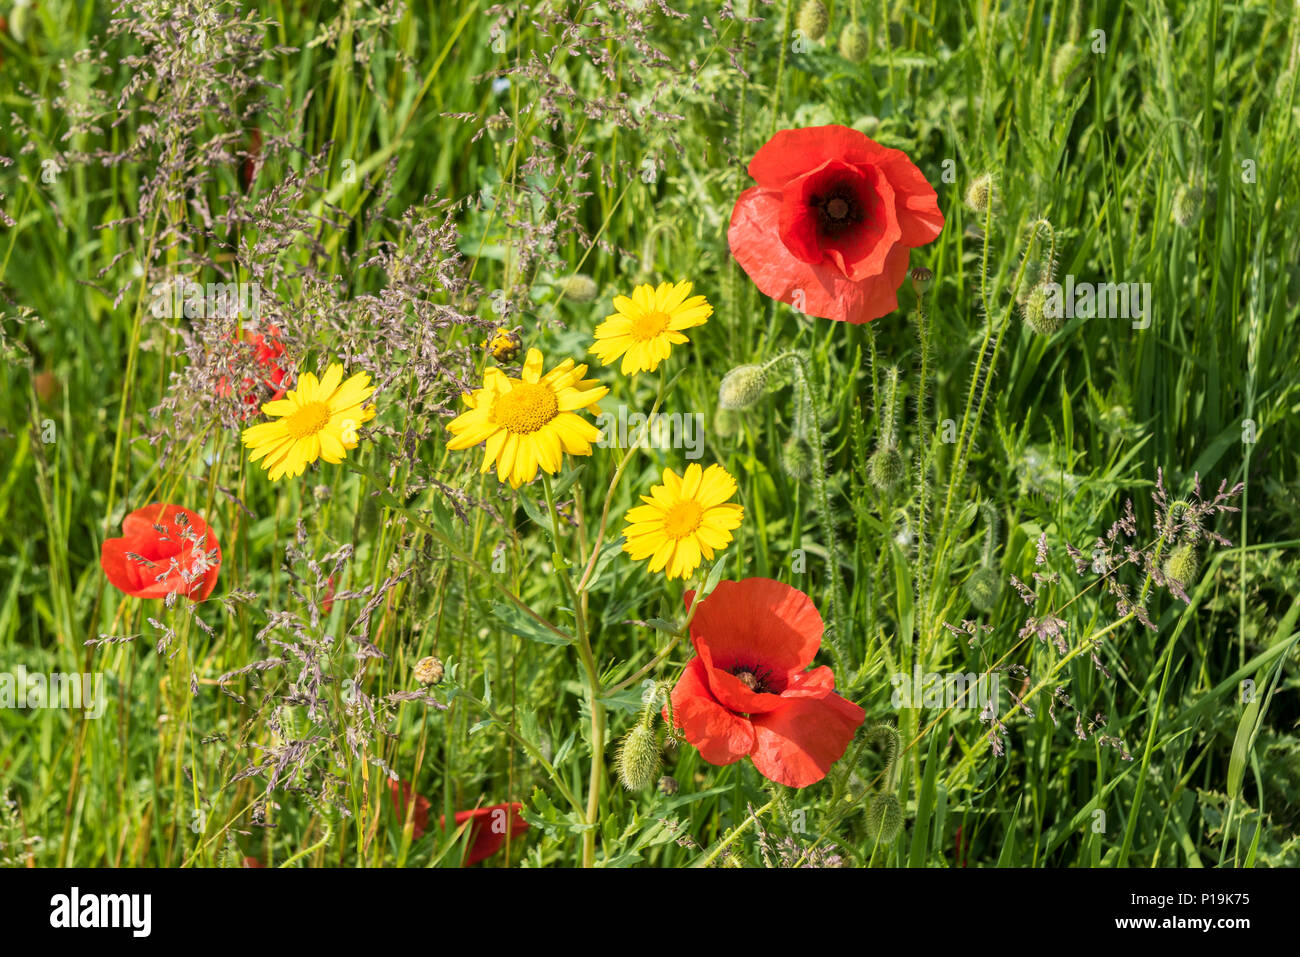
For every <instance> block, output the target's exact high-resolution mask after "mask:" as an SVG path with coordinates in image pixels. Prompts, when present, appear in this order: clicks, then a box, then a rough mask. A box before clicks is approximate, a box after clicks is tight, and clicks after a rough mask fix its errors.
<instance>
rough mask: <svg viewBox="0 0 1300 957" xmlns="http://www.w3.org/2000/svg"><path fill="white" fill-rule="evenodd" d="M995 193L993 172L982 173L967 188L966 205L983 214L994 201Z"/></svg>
mask: <svg viewBox="0 0 1300 957" xmlns="http://www.w3.org/2000/svg"><path fill="white" fill-rule="evenodd" d="M993 193H994V183H993V174H992V173H981V174H980V175H979V176H976V177H975V179H974V180H973V181H972V182H971V184H970V186H968V187H967V188H966V205H967V206H969V207H970V208H971V209H972V210H974V211H975V212H977V213H980V214H981V215H982V214H983V213H985V212H986V211H987V210H988V208H989V204H990V203H992V202H993Z"/></svg>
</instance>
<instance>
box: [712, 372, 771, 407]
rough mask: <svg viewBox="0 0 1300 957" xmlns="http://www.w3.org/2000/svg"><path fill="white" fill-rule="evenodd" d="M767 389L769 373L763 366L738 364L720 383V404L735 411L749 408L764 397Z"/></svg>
mask: <svg viewBox="0 0 1300 957" xmlns="http://www.w3.org/2000/svg"><path fill="white" fill-rule="evenodd" d="M766 389H767V373H766V372H764V371H763V367H762V366H759V365H744V366H736V368H734V369H732V370H731V371H730V372H728V373H727V374H726V375H725V376H723V377H722V382H721V383H719V385H718V405H720V406H721V407H722V408H724V409H732V410H735V411H738V410H740V409H748V408H749V407H750V406H751V405H753V404H754V403H755V402H757V401H758V400H759V399H761V398H762V397H763V392H764V391H765V390H766Z"/></svg>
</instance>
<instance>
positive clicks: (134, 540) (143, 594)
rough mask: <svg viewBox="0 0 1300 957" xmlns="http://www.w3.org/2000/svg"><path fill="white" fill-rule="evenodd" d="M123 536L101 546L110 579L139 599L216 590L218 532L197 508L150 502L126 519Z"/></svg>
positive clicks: (199, 595)
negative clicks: (151, 503)
mask: <svg viewBox="0 0 1300 957" xmlns="http://www.w3.org/2000/svg"><path fill="white" fill-rule="evenodd" d="M122 532H123V535H122V537H121V538H109V539H106V540H105V541H104V544H103V546H102V547H101V548H100V555H99V564H100V567H101V568H103V570H104V574H105V575H107V576H108V580H109V582H111V583H112V585H113V586H114V587H115V588H117V589H119V590H120V591H123V592H125V593H126V594H128V595H131V596H133V597H135V598H165V597H166V596H168V595H170V594H180V595H185V596H186V597H187V598H189V599H191V600H192V601H203V600H204V599H206V598H207V597H208V596H209V595H211V594H212V589H213V588H215V587H216V584H217V573H218V572H219V570H220V566H221V545H220V544H219V543H218V542H217V537H216V533H215V532H214V531H213V530H212V529H211V528H210V527H209V526H208V523H207V522H205V521H204V520H203V518H202V516H200V515H199V514H198V513H197V512H195V511H193V510H192V509H188V508H184V507H183V506H180V505H163V504H155V505H146V506H145V507H144V508H138V509H136V510H135V511H134V512H132V513H131V514H130V515H128V516H126V518H124V519H122Z"/></svg>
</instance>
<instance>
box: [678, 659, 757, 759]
mask: <svg viewBox="0 0 1300 957" xmlns="http://www.w3.org/2000/svg"><path fill="white" fill-rule="evenodd" d="M671 698H672V704H673V707H672V720H673V721H674V722H675V723H676V725H677V727H679V728H681V729H682V733H683V734H684V735H685V736H686V740H687V741H689V742H690V743H691V744H692V745H694V746H695V747H696V748H697V749H699V752H700V756H701V757H702V758H704V760H705V761H708V762H709V763H710V764H719V765H722V764H732V763H734V762H736V761H739V760H740V759H741V758H743V757H744V756H745V755H747V754H749V752H750V751H752V750H753V748H754V726H753V724H751V723H750V721H749V719H748V718H743V717H741V716H740V715H738V714H732V713H731V712H730V711H728V710H727V709H726V708H724V707H723V706H722V705H720V704H718V702H717V701H716V700H715V699H714V697H713V695H712V694H711V693H710V691H709V685H708V680H707V678H706V677H705V673H704V661H703V659H701V658H692V659H691V662H690V664H688V665H687V666H686V670H685V671H683V672H682V676H681V677H680V678H678V679H677V684H676V685H675V686H674V687H673V691H672V695H671ZM663 715H664V720H665V721H667V720H669V711H668V707H667V705H665V706H664V711H663Z"/></svg>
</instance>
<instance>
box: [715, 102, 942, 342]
mask: <svg viewBox="0 0 1300 957" xmlns="http://www.w3.org/2000/svg"><path fill="white" fill-rule="evenodd" d="M749 175H750V176H752V177H754V179H755V180H757V181H758V185H757V186H754V187H752V188H750V189H747V190H745V192H743V193H741V194H740V198H739V199H738V200H736V207H735V209H734V210H732V213H731V228H730V229H729V230H728V232H727V239H728V241H729V242H730V244H731V254H732V255H733V256H735V257H736V262H738V263H740V266H741V268H742V269H744V270H745V272H747V273H748V274H749V278H750V279H752V280H754V284H755V285H756V286H758V288H759V289H760V290H762V292H763V293H764V294H765V295H768V296H771V297H772V298H773V299H776V300H777V301H779V302H786V303H790V304H792V305H793V306H794V307H795V308H796V309H798V310H799V311H800V312H804V313H807V314H808V315H811V316H821V317H822V318H825V319H839V320H843V321H846V322H855V323H861V322H870V321H871V320H872V319H878V318H880V317H881V316H883V315H885V314H886V313H888V312H892V311H893V310H894V309H897V308H898V287H899V286H901V285H902V283H903V279H904V278H905V277H906V275H907V265H908V254H909V250H911V249H912V247H915V246H924V245H925V244H926V243H928V242H931V241H932V240H934V239H935V237H937V236H938V235H939V233H940V232H941V231H942V230H943V213H941V212H939V203H938V197H937V196H936V195H935V192H934V189H933V188H931V186H930V184H929V183H928V182H926V179H925V176H924V175H922V173H921V171H920V170H919V169H917V168H916V166H915V164H913V163H912V161H911V160H910V159H908V158H907V154H906V153H904V152H902V151H901V150H893V149H886V148H885V147H883V146H881V145H880V144H879V143H877V142H875V141H874V140H871V139H869V138H868V137H867V136H866V134H864V133H859V132H858V131H857V130H854V129H850V128H849V127H847V126H814V127H810V128H807V129H801V130H781V131H780V132H778V133H777V134H776V135H775V136H773V137H772V138H771V139H770V140H768V141H767V143H766V144H765V145H764V146H763V148H762V149H760V150H759V151H758V153H757V154H755V156H754V158H753V160H751V161H750V164H749Z"/></svg>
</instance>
